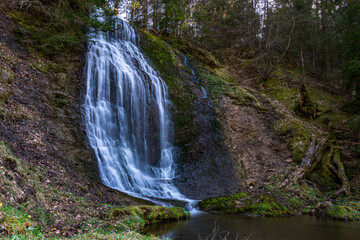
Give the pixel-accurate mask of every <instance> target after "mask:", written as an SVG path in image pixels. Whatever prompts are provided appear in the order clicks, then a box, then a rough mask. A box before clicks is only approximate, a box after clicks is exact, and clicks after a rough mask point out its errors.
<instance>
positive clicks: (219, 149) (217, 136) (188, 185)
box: [175, 78, 241, 199]
mask: <svg viewBox="0 0 360 240" xmlns="http://www.w3.org/2000/svg"><path fill="white" fill-rule="evenodd" d="M183 79H184V80H185V79H188V78H183ZM187 91H190V92H191V94H192V96H193V105H192V109H193V119H192V122H191V125H190V126H189V127H191V131H189V133H188V134H189V136H188V142H187V143H186V144H185V145H183V146H182V149H181V148H180V150H181V152H180V156H179V157H180V158H179V159H178V162H179V164H178V166H179V167H178V171H179V178H178V179H176V185H177V186H178V188H179V189H180V191H182V192H183V193H185V195H186V196H188V197H190V198H194V199H204V198H207V197H213V196H219V195H226V194H230V193H234V192H236V191H237V190H238V189H239V187H240V186H241V179H239V178H237V174H236V169H235V168H234V167H233V164H232V162H231V161H229V160H230V154H229V151H228V149H227V148H226V145H225V144H224V143H225V141H224V140H225V139H224V136H223V133H222V129H221V123H219V120H218V118H217V113H216V111H215V108H214V106H213V103H212V100H211V99H208V98H204V96H203V93H202V92H201V90H200V88H199V86H197V85H196V84H194V83H192V82H191V81H190V82H188V88H187ZM176 133H177V134H179V133H180V134H183V133H181V129H175V139H176ZM175 143H176V141H175Z"/></svg>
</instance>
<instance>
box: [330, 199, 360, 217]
mask: <svg viewBox="0 0 360 240" xmlns="http://www.w3.org/2000/svg"><path fill="white" fill-rule="evenodd" d="M327 214H328V216H329V217H332V218H335V219H339V220H347V221H359V220H360V203H359V202H344V203H339V204H337V205H334V206H332V207H331V208H330V209H329V211H328V213H327Z"/></svg>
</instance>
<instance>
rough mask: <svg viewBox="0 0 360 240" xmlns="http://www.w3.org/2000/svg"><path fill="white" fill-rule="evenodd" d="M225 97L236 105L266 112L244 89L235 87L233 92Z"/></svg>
mask: <svg viewBox="0 0 360 240" xmlns="http://www.w3.org/2000/svg"><path fill="white" fill-rule="evenodd" d="M227 95H228V96H229V97H230V98H232V99H233V100H234V103H235V104H237V105H241V106H252V107H255V108H256V109H258V110H260V111H267V108H266V107H265V106H263V105H262V104H261V103H260V101H259V100H258V99H257V98H256V97H255V96H254V95H253V94H251V93H250V92H249V91H248V90H247V89H245V88H242V87H239V86H237V87H235V89H234V91H232V92H230V93H228V94H227Z"/></svg>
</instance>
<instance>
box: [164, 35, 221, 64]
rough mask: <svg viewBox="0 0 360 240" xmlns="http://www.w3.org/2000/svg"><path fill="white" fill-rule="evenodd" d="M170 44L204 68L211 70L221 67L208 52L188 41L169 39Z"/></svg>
mask: <svg viewBox="0 0 360 240" xmlns="http://www.w3.org/2000/svg"><path fill="white" fill-rule="evenodd" d="M169 41H170V44H171V45H172V46H173V47H174V48H176V49H179V50H180V51H181V52H183V53H184V54H185V55H187V56H188V57H190V58H192V59H195V60H196V61H197V62H199V63H201V64H202V65H204V66H207V67H209V68H211V69H216V68H220V67H221V65H220V63H219V62H218V61H217V59H216V58H215V57H214V55H212V54H211V53H210V52H209V51H206V50H204V49H202V48H199V47H197V46H195V45H193V44H191V43H190V42H188V41H184V40H181V39H171V40H169Z"/></svg>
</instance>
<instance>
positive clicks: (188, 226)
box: [146, 213, 360, 240]
mask: <svg viewBox="0 0 360 240" xmlns="http://www.w3.org/2000/svg"><path fill="white" fill-rule="evenodd" d="M215 226H216V228H217V231H216V232H217V235H218V237H217V238H216V239H220V238H224V237H225V236H228V237H227V239H228V240H232V239H239V240H240V239H244V238H245V239H246V238H247V237H249V239H250V240H285V239H291V240H309V239H314V240H315V239H316V240H348V239H349V240H356V239H360V223H358V222H343V221H335V220H332V219H328V218H318V217H311V216H297V217H282V218H266V217H245V216H233V215H210V214H205V213H202V214H198V215H196V216H193V217H191V218H190V219H189V220H186V221H178V222H172V223H167V224H157V225H153V226H149V227H148V228H147V229H146V233H151V234H154V235H160V236H163V237H171V238H173V239H175V240H177V239H178V240H180V239H181V240H187V239H206V237H208V239H212V238H211V236H212V232H213V230H214V227H215Z"/></svg>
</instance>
